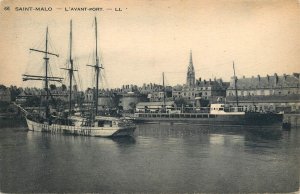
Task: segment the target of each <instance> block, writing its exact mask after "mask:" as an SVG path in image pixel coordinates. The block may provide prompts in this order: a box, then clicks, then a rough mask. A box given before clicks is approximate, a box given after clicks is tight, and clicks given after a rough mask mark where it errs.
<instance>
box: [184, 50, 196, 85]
mask: <svg viewBox="0 0 300 194" xmlns="http://www.w3.org/2000/svg"><path fill="white" fill-rule="evenodd" d="M186 85H187V86H188V87H191V88H193V87H195V70H194V65H193V57H192V51H190V62H189V66H188V71H187V77H186Z"/></svg>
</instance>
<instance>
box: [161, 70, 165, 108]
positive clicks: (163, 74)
mask: <svg viewBox="0 0 300 194" xmlns="http://www.w3.org/2000/svg"><path fill="white" fill-rule="evenodd" d="M162 76H163V90H164V99H163V100H164V101H163V102H164V104H163V107H164V110H165V109H166V87H165V72H163V73H162Z"/></svg>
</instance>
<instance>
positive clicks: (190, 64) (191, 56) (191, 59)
mask: <svg viewBox="0 0 300 194" xmlns="http://www.w3.org/2000/svg"><path fill="white" fill-rule="evenodd" d="M189 66H192V67H193V55H192V50H190V63H189Z"/></svg>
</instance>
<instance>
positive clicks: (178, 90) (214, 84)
mask: <svg viewBox="0 0 300 194" xmlns="http://www.w3.org/2000/svg"><path fill="white" fill-rule="evenodd" d="M186 80H187V81H186V84H185V85H177V86H174V87H173V90H172V97H173V100H177V99H180V98H183V99H186V100H188V101H190V103H194V100H195V97H200V98H201V99H204V100H209V101H210V103H213V102H215V101H217V100H218V99H219V100H220V99H224V98H225V96H226V89H227V87H228V86H229V83H227V82H223V81H222V79H214V80H211V79H209V80H208V81H207V80H201V78H199V79H198V80H196V79H195V69H194V65H193V59H192V52H191V53H190V60H189V65H188V71H187V78H186ZM198 99H199V98H198Z"/></svg>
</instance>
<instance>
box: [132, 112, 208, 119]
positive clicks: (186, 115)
mask: <svg viewBox="0 0 300 194" xmlns="http://www.w3.org/2000/svg"><path fill="white" fill-rule="evenodd" d="M137 117H143V118H209V117H212V115H210V114H209V113H179V114H178V113H177V114H168V113H137Z"/></svg>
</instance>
